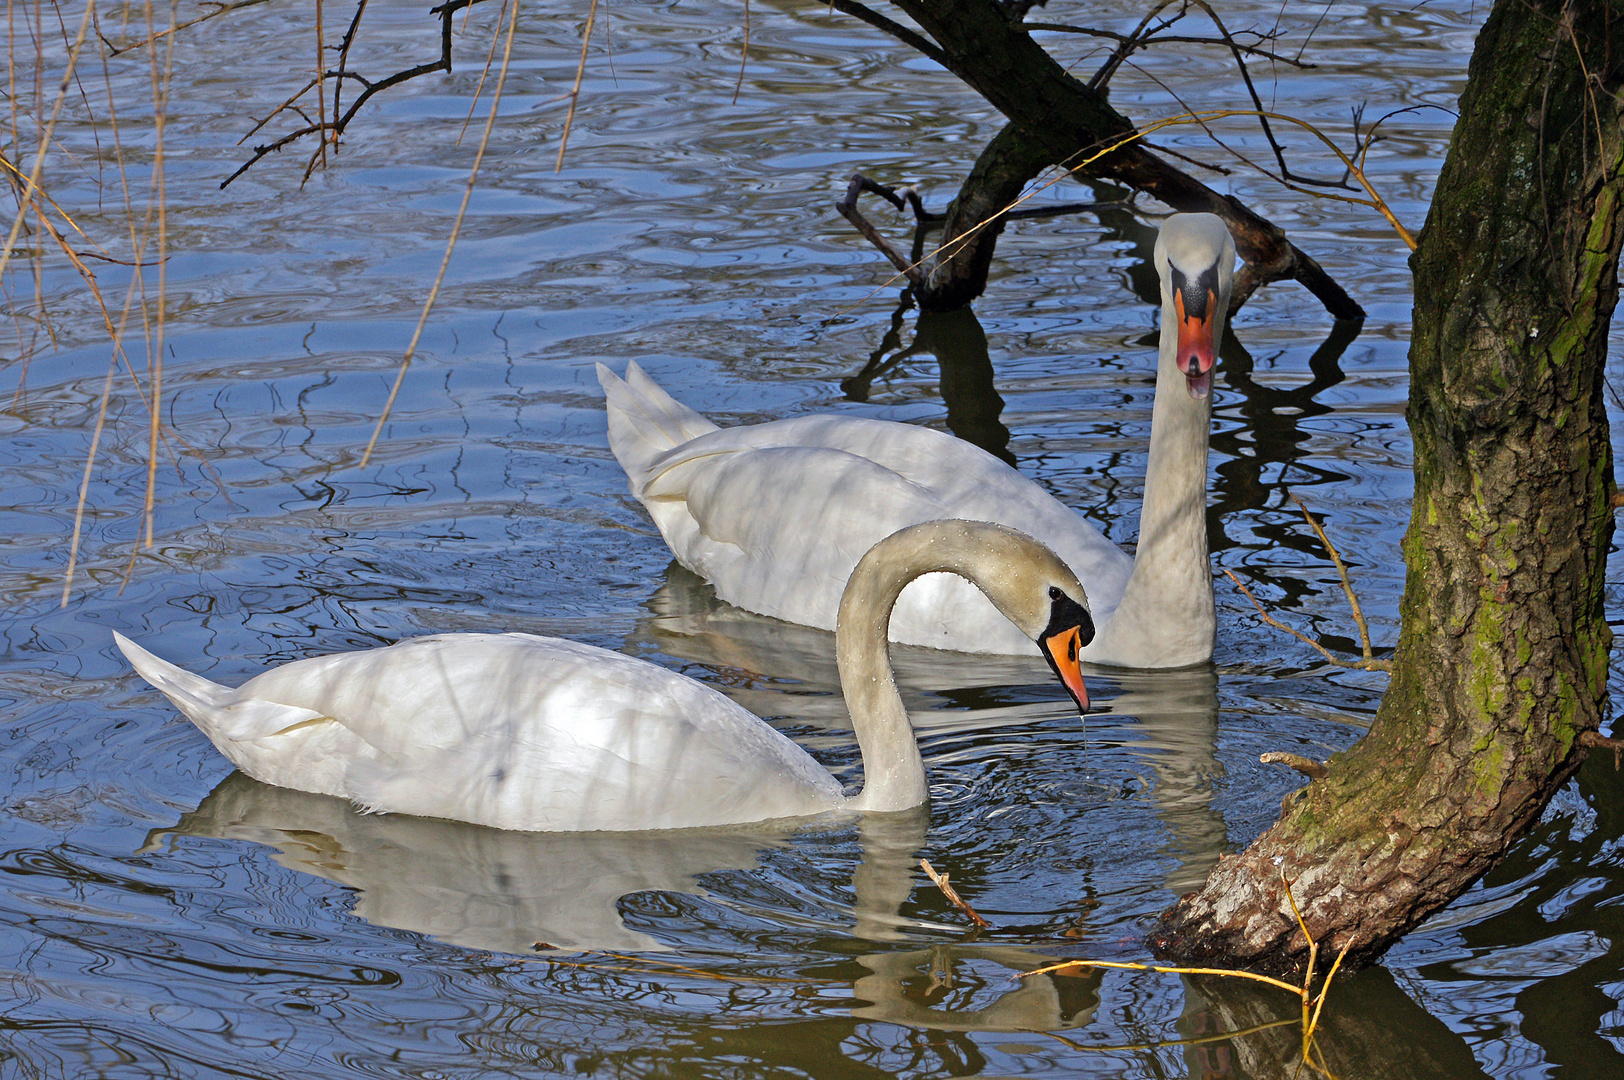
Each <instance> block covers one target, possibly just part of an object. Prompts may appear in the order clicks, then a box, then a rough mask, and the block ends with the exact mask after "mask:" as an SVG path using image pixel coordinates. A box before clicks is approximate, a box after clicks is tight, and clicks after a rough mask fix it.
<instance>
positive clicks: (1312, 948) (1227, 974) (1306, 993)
mask: <svg viewBox="0 0 1624 1080" xmlns="http://www.w3.org/2000/svg"><path fill="white" fill-rule="evenodd" d="M1280 885H1281V888H1282V889H1284V890H1285V894H1286V903H1287V904H1288V905H1289V906H1290V907H1291V914H1292V917H1293V918H1294V919H1295V920H1296V921H1297V928H1298V929H1299V930H1301V931H1302V934H1303V938H1304V940H1306V941H1307V942H1308V963H1307V965H1306V967H1305V969H1304V972H1303V984H1302V985H1301V986H1295V985H1293V984H1291V983H1289V982H1286V981H1285V980H1284V979H1276V978H1274V977H1273V976H1270V975H1260V974H1258V973H1257V972H1255V971H1239V970H1235V969H1233V968H1193V967H1174V966H1170V965H1161V964H1140V963H1134V962H1132V961H1128V960H1067V961H1064V962H1063V963H1059V964H1049V965H1047V966H1045V967H1040V968H1035V969H1033V970H1032V971H1022V972H1018V973H1017V974H1016V975H1015V977H1016V978H1017V979H1024V978H1027V977H1029V976H1032V975H1044V974H1048V973H1049V972H1053V971H1062V970H1064V969H1066V968H1070V967H1087V968H1114V969H1116V970H1120V971H1154V972H1159V973H1162V974H1168V975H1216V976H1219V977H1221V978H1226V979H1244V980H1246V981H1248V982H1259V983H1263V984H1265V985H1267V986H1273V987H1278V988H1279V989H1281V990H1284V991H1286V992H1287V993H1290V994H1292V995H1293V996H1295V997H1296V998H1297V1000H1298V1002H1299V1005H1300V1008H1301V1015H1300V1018H1299V1019H1298V1020H1297V1021H1295V1022H1296V1023H1300V1024H1301V1025H1302V1033H1303V1038H1302V1056H1303V1062H1304V1063H1305V1064H1307V1065H1308V1066H1309V1067H1310V1068H1313V1069H1316V1070H1317V1071H1320V1072H1323V1073H1325V1075H1327V1076H1329V1075H1330V1073H1329V1072H1328V1071H1327V1070H1326V1069H1325V1068H1324V1064H1323V1059H1322V1061H1321V1063H1320V1064H1318V1065H1316V1064H1315V1063H1314V1061H1313V1057H1312V1055H1313V1053H1315V1052H1317V1051H1318V1047H1317V1045H1316V1044H1315V1043H1314V1032H1315V1030H1316V1029H1317V1028H1318V1025H1319V1019H1320V1013H1321V1011H1322V1010H1323V1009H1324V1008H1325V1001H1326V999H1327V998H1328V997H1329V996H1330V993H1331V981H1332V980H1333V979H1335V978H1336V973H1337V971H1338V970H1340V969H1341V967H1342V961H1343V959H1344V958H1345V957H1346V956H1347V955H1348V950H1349V949H1351V948H1353V945H1354V942H1355V941H1356V940H1357V937H1356V936H1355V935H1351V934H1350V935H1349V936H1348V940H1347V942H1346V943H1345V944H1344V945H1343V946H1342V950H1341V951H1340V952H1338V953H1337V955H1336V960H1335V961H1334V962H1333V963H1332V964H1331V969H1330V970H1329V971H1327V972H1326V973H1325V978H1324V979H1323V980H1321V982H1320V988H1319V993H1318V994H1315V993H1314V992H1313V990H1314V973H1315V971H1316V970H1317V969H1318V966H1319V942H1318V941H1317V940H1315V938H1314V935H1313V934H1311V933H1309V931H1308V924H1307V922H1305V921H1304V920H1303V916H1302V912H1301V911H1300V910H1299V909H1298V907H1297V898H1296V897H1294V896H1293V895H1292V894H1291V882H1290V881H1288V880H1287V879H1286V875H1285V871H1283V870H1282V871H1281V873H1280ZM1289 1023H1293V1021H1290V1020H1282V1021H1277V1022H1275V1023H1271V1024H1265V1025H1260V1026H1259V1027H1257V1028H1253V1029H1249V1030H1248V1031H1246V1032H1237V1033H1231V1034H1229V1035H1225V1036H1218V1038H1234V1037H1236V1036H1237V1035H1241V1034H1249V1033H1250V1032H1251V1031H1259V1030H1264V1029H1267V1028H1273V1027H1283V1026H1284V1025H1286V1024H1289Z"/></svg>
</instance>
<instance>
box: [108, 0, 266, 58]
mask: <svg viewBox="0 0 1624 1080" xmlns="http://www.w3.org/2000/svg"><path fill="white" fill-rule="evenodd" d="M263 3H265V0H237V3H234V4H217V5H215V7H214V10H213V11H210V12H208V13H207V14H204V15H199V16H198V17H197V18H195V19H192V20H191V21H189V22H183V23H177V24H176V25H174V26H171V27H170V28H169V29H167V30H160V31H158V32H157V33H155V34H150V35H148V36H147V37H144V38H142V39H141V40H140V41H132V42H130V43H129V44H128V45H115V44H113V43H112V42H111V41H108V40H107V37H106V36H105V35H104V34H102V32H101V31H100V30H97V31H96V36H97V37H99V38H101V40H102V44H103V45H106V46H107V55H108V56H110V57H111V56H118V55H120V54H122V53H127V52H130V51H131V50H133V49H139V48H141V47H142V46H144V45H151V44H152V43H153V42H154V41H157V40H158V39H159V38H161V37H167V36H169V35H170V34H174V33H177V32H179V31H181V30H185V29H188V28H189V27H193V26H196V25H197V24H198V23H200V22H208V21H209V20H210V19H212V18H214V17H216V16H218V15H224V14H225V13H226V12H228V11H237V10H239V9H240V8H246V7H253V6H254V5H255V4H263ZM92 6H94V5H92Z"/></svg>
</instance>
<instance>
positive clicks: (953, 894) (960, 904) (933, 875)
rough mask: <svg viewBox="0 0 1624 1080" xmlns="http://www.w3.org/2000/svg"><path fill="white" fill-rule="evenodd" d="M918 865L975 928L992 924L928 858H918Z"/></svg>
mask: <svg viewBox="0 0 1624 1080" xmlns="http://www.w3.org/2000/svg"><path fill="white" fill-rule="evenodd" d="M919 866H920V868H921V869H923V870H924V871H925V876H926V877H928V878H930V880H931V881H932V882H934V883H935V885H936V887H937V888H938V889H940V890H942V895H943V896H945V897H947V899H948V901H949V902H950V903H952V905H953V906H954V907H956V908H958V909H959V910H960V911H962V912H964V913H965V914H966V915H968V916H969V917H970V921H971V922H973V923H975V924H976V929H978V930H985V929H987V928H988V927H990V926H991V925H992V923H990V922H988V921H987V920H986V919H983V918H982V917H981V916H980V915H979V914H977V913H976V909H975V908H973V907H971V906H970V905H969V903H968V902H966V901H965V899H964V897H962V896H960V895H959V892H958V890H957V889H955V888H953V886H952V885H949V884H948V881H947V875H946V874H941V873H938V872H937V871H936V868H935V867H934V866H932V865H931V864H930V860H929V859H920V860H919Z"/></svg>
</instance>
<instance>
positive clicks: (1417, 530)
mask: <svg viewBox="0 0 1624 1080" xmlns="http://www.w3.org/2000/svg"><path fill="white" fill-rule="evenodd" d="M1621 19H1624V6H1621V5H1619V4H1618V3H1617V2H1616V0H1613V2H1609V0H1497V3H1496V4H1495V6H1494V9H1493V11H1492V13H1491V14H1490V16H1489V19H1488V22H1487V23H1486V25H1485V26H1484V28H1483V31H1482V33H1481V34H1480V35H1479V38H1478V42H1477V46H1476V49H1475V51H1474V54H1473V57H1472V63H1471V69H1470V76H1469V81H1468V84H1467V88H1466V92H1465V94H1464V95H1463V96H1462V98H1461V116H1460V120H1459V122H1458V123H1457V125H1456V128H1455V133H1454V136H1453V140H1452V142H1451V145H1450V149H1449V155H1448V157H1447V159H1446V160H1445V163H1444V168H1443V172H1442V175H1441V176H1440V177H1439V180H1438V188H1437V192H1436V195H1435V196H1434V199H1433V204H1432V208H1431V212H1430V213H1429V214H1428V217H1427V223H1426V228H1425V230H1424V231H1423V233H1422V235H1421V238H1420V247H1419V249H1418V250H1417V251H1416V252H1415V255H1414V256H1413V257H1412V260H1411V266H1412V269H1413V272H1414V276H1415V298H1416V299H1415V315H1414V337H1413V340H1412V342H1411V347H1410V401H1409V424H1410V429H1411V431H1412V433H1413V436H1414V442H1415V502H1414V506H1413V509H1412V514H1411V519H1410V527H1409V532H1408V534H1407V535H1406V537H1405V541H1404V552H1405V560H1406V563H1407V567H1408V576H1407V579H1406V582H1405V591H1404V599H1403V605H1402V608H1401V614H1402V618H1403V627H1402V630H1401V632H1400V637H1399V645H1398V650H1397V653H1396V655H1395V670H1394V673H1393V677H1392V683H1391V685H1390V687H1389V689H1388V692H1387V695H1386V696H1385V697H1384V698H1383V700H1382V704H1381V708H1380V709H1379V711H1378V714H1377V717H1376V721H1375V724H1374V725H1373V726H1372V728H1371V730H1370V732H1369V734H1367V735H1366V736H1365V738H1364V739H1362V740H1361V741H1360V742H1359V743H1358V744H1357V745H1355V746H1354V747H1353V748H1352V749H1351V750H1349V751H1347V752H1346V753H1342V754H1338V755H1336V756H1334V757H1333V758H1332V759H1331V760H1330V762H1329V766H1330V774H1329V776H1328V777H1326V778H1325V779H1323V780H1317V781H1314V782H1312V783H1310V784H1309V785H1308V786H1307V787H1306V788H1304V789H1303V790H1301V791H1299V792H1297V793H1295V794H1294V795H1293V796H1291V797H1289V798H1288V799H1287V801H1286V806H1285V809H1284V811H1283V814H1282V817H1281V819H1280V821H1279V822H1278V823H1277V824H1276V825H1275V826H1274V827H1273V828H1271V829H1270V830H1268V831H1267V832H1266V833H1264V835H1263V836H1261V837H1260V838H1259V839H1258V840H1257V841H1256V842H1255V843H1254V844H1253V845H1252V846H1251V847H1250V848H1248V849H1247V850H1246V851H1245V852H1243V853H1241V854H1240V855H1238V856H1234V857H1229V858H1226V859H1225V860H1223V861H1222V862H1221V863H1220V864H1219V866H1218V868H1217V869H1216V870H1214V871H1213V873H1212V875H1211V876H1210V877H1209V878H1208V880H1207V883H1206V885H1205V886H1204V887H1203V888H1202V889H1201V891H1200V892H1198V893H1192V894H1190V895H1188V896H1186V897H1184V898H1183V899H1182V900H1180V901H1179V902H1178V903H1177V904H1176V905H1175V906H1174V907H1173V908H1172V909H1171V910H1169V911H1168V912H1167V913H1166V914H1165V915H1164V916H1163V919H1162V925H1161V926H1160V928H1159V930H1158V932H1157V933H1156V934H1155V935H1154V936H1153V938H1152V942H1153V944H1154V945H1155V947H1156V948H1157V951H1158V952H1160V953H1161V954H1163V955H1165V956H1170V957H1174V958H1178V959H1180V960H1184V961H1199V962H1203V963H1213V962H1216V963H1221V964H1225V965H1233V966H1245V967H1252V968H1257V969H1273V970H1295V969H1299V968H1300V967H1301V966H1302V964H1303V961H1304V960H1305V958H1306V951H1307V950H1306V943H1305V941H1304V939H1303V936H1302V934H1301V932H1300V931H1299V930H1298V928H1297V926H1296V923H1295V920H1294V919H1293V918H1292V915H1291V913H1290V909H1289V907H1288V903H1287V898H1286V895H1285V891H1284V887H1283V886H1282V876H1284V878H1285V879H1287V880H1289V881H1290V882H1291V890H1292V893H1293V895H1294V896H1295V898H1296V901H1297V903H1298V905H1299V906H1300V907H1301V909H1302V914H1303V917H1304V918H1305V920H1306V922H1307V925H1308V927H1309V929H1310V931H1311V932H1312V933H1313V934H1314V935H1315V936H1316V937H1317V938H1319V939H1321V941H1322V943H1325V944H1328V945H1329V946H1330V951H1331V952H1333V953H1334V951H1335V950H1338V949H1340V948H1341V947H1342V946H1343V945H1345V944H1346V943H1348V942H1350V941H1352V942H1353V943H1354V945H1353V951H1352V953H1350V956H1351V957H1353V958H1354V959H1356V960H1365V961H1368V960H1371V959H1373V958H1375V957H1376V956H1379V955H1380V954H1381V953H1382V952H1383V951H1384V950H1385V949H1386V948H1387V947H1388V946H1389V945H1390V944H1392V943H1393V942H1394V941H1395V940H1396V939H1397V938H1398V937H1399V936H1400V935H1401V934H1403V933H1404V932H1405V931H1406V930H1408V929H1410V928H1411V927H1413V926H1415V925H1416V924H1417V923H1418V922H1420V921H1421V920H1422V919H1424V918H1426V917H1427V916H1428V915H1430V914H1431V913H1433V912H1435V911H1437V910H1439V909H1440V908H1442V907H1443V906H1444V905H1445V904H1448V903H1449V902H1450V901H1451V900H1453V899H1454V898H1456V897H1457V896H1459V895H1461V893H1462V892H1464V891H1465V890H1466V889H1467V888H1468V887H1469V886H1470V885H1471V884H1472V882H1474V881H1475V880H1476V879H1477V878H1478V877H1479V876H1480V875H1481V874H1482V873H1483V872H1484V871H1485V870H1487V869H1488V868H1489V867H1490V866H1491V865H1492V864H1493V863H1494V862H1495V861H1496V860H1497V859H1498V858H1499V856H1500V855H1501V854H1502V853H1503V852H1504V851H1505V849H1506V847H1507V845H1509V844H1510V843H1511V842H1512V841H1513V840H1514V839H1516V838H1517V837H1518V836H1519V835H1521V834H1522V833H1523V832H1524V831H1525V830H1526V829H1527V828H1528V827H1529V826H1530V825H1531V824H1532V823H1533V822H1534V821H1535V820H1536V819H1537V818H1538V816H1539V814H1540V812H1541V810H1542V809H1543V807H1544V806H1545V804H1546V803H1547V801H1548V800H1549V799H1550V798H1551V796H1552V795H1553V794H1554V793H1555V792H1556V790H1557V789H1558V787H1560V785H1561V784H1562V783H1563V782H1564V781H1566V780H1567V778H1568V777H1569V776H1570V775H1571V774H1572V773H1573V771H1574V769H1575V768H1577V767H1578V765H1579V763H1580V761H1581V760H1582V758H1583V754H1584V750H1583V749H1582V748H1581V746H1580V743H1579V737H1580V735H1581V733H1584V732H1588V731H1594V730H1595V729H1596V728H1597V727H1598V726H1599V724H1600V723H1601V722H1602V720H1603V719H1604V718H1605V716H1606V706H1607V656H1608V649H1609V646H1610V644H1611V637H1612V635H1611V633H1610V632H1609V630H1608V627H1607V623H1606V621H1605V619H1604V617H1603V611H1602V600H1603V572H1604V569H1605V559H1606V553H1607V547H1608V541H1609V539H1610V537H1611V536H1612V531H1613V520H1612V510H1611V508H1610V500H1611V497H1612V495H1613V491H1614V483H1613V463H1612V455H1611V452H1610V449H1609V442H1608V431H1607V417H1606V414H1605V412H1604V407H1603V368H1604V363H1605V360H1606V348H1607V331H1608V325H1609V322H1610V320H1611V316H1612V311H1613V306H1614V302H1615V300H1616V297H1617V292H1618V257H1619V242H1620V236H1621V233H1624V217H1621V215H1620V211H1619V204H1620V197H1621V195H1624V167H1621V166H1624V162H1621V146H1624V140H1621V137H1620V136H1621V131H1620V129H1621V115H1620V102H1619V98H1618V96H1617V95H1618V94H1619V92H1620V89H1621V85H1620V75H1621V65H1624V30H1621ZM1323 950H1324V944H1322V957H1323V955H1324V952H1323Z"/></svg>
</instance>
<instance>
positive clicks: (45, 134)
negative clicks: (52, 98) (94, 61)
mask: <svg viewBox="0 0 1624 1080" xmlns="http://www.w3.org/2000/svg"><path fill="white" fill-rule="evenodd" d="M95 9H96V5H95V4H89V3H87V4H86V5H85V13H84V16H83V17H82V18H81V19H80V20H79V33H78V35H77V36H76V37H75V38H74V41H73V45H72V46H71V47H70V48H69V49H68V63H67V66H66V68H64V69H63V72H62V81H61V84H60V85H59V86H58V88H57V95H56V103H55V104H54V105H53V106H52V108H51V118H50V120H48V121H46V124H45V127H44V128H42V129H41V130H40V137H39V147H38V149H37V150H35V152H34V165H33V168H32V169H30V170H29V173H28V182H27V184H26V185H25V186H24V187H23V192H22V194H21V195H20V196H18V200H17V202H18V206H17V216H16V217H15V218H13V219H12V222H11V234H10V235H9V236H7V237H6V246H5V248H4V249H3V250H0V280H4V279H5V276H6V266H7V265H8V264H9V263H10V262H11V252H12V249H13V248H14V247H15V246H16V244H17V237H18V235H19V234H20V233H21V232H22V228H23V222H24V221H26V220H27V218H28V209H29V206H30V205H31V204H32V202H33V198H34V192H36V191H38V190H39V178H40V174H41V173H42V172H44V170H45V152H46V150H47V149H49V147H50V145H51V136H52V134H53V133H54V132H55V130H56V122H57V120H58V119H59V118H60V117H61V115H62V106H63V104H64V103H65V102H66V101H67V98H68V87H69V86H70V85H71V84H72V82H73V73H74V70H75V69H76V68H77V67H78V66H79V53H80V51H81V50H83V48H84V44H85V37H86V35H87V34H88V33H89V31H90V13H91V12H92V11H94V10H95ZM38 66H39V67H40V68H41V69H43V68H44V66H45V65H44V63H43V62H42V63H40V64H39V65H38ZM13 67H15V65H13ZM41 77H42V78H43V74H42V75H41ZM13 100H15V99H13Z"/></svg>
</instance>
